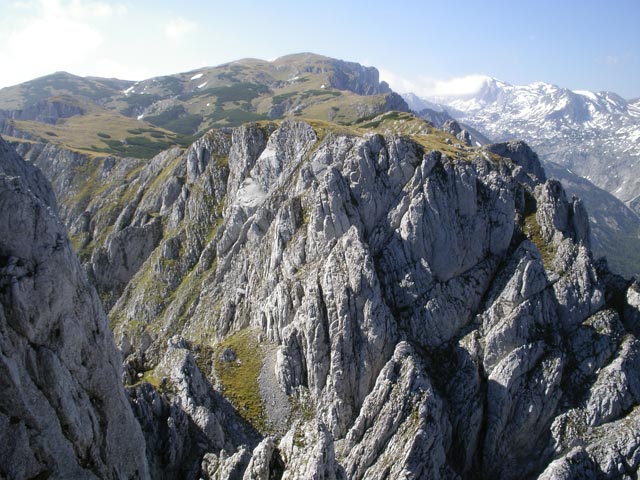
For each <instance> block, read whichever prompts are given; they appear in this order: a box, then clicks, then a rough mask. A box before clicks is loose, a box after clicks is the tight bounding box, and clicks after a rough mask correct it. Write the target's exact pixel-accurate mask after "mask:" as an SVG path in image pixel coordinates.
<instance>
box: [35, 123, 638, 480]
mask: <svg viewBox="0 0 640 480" xmlns="http://www.w3.org/2000/svg"><path fill="white" fill-rule="evenodd" d="M27 147H28V146H27ZM27 147H25V148H27ZM39 158H40V160H39ZM44 158H45V157H41V156H40V157H39V156H38V155H35V154H34V156H33V160H34V161H36V162H40V161H42V160H43V159H44ZM56 158H59V157H57V156H56V155H53V156H50V157H48V160H50V161H52V160H55V159H56ZM77 160H78V162H79V164H88V162H90V159H88V158H84V159H81V158H79V159H77ZM44 163H47V162H44ZM54 163H55V162H54ZM90 165H92V168H95V172H96V175H99V176H100V178H103V179H105V180H106V182H105V189H104V190H101V191H98V192H97V193H96V195H95V196H94V198H92V199H90V201H89V202H87V203H85V210H84V211H81V209H76V210H74V208H70V207H69V206H67V207H65V208H66V211H67V212H75V213H73V214H70V215H69V217H67V223H68V224H71V225H72V226H74V228H75V229H76V230H75V232H84V233H87V234H89V237H90V238H92V239H93V245H91V244H87V245H86V246H87V248H88V251H87V253H86V255H85V260H86V268H87V269H88V270H89V271H90V272H92V275H93V278H94V280H95V281H96V282H97V284H98V285H101V284H102V285H103V287H104V288H103V289H102V292H103V294H105V293H107V292H108V291H109V289H110V288H111V287H109V286H107V284H105V283H101V282H104V279H111V278H112V277H113V275H112V272H120V271H123V270H126V272H127V274H126V275H125V276H123V277H122V278H121V284H120V287H118V288H117V289H113V291H117V292H119V293H118V294H117V295H114V297H113V298H112V299H111V301H112V302H113V307H112V308H111V311H110V317H111V323H112V327H113V328H114V330H115V333H116V338H117V339H118V342H119V345H120V347H121V349H122V351H123V353H124V354H125V355H126V360H125V364H126V376H127V379H128V382H130V383H137V382H139V381H140V380H143V381H146V382H148V383H150V384H153V385H155V386H156V388H157V389H159V390H162V391H163V392H164V393H163V394H162V395H158V394H154V393H153V392H154V390H153V389H152V388H151V387H150V386H149V384H148V383H145V382H143V383H142V384H138V385H137V386H136V387H135V392H136V393H135V405H136V411H137V412H138V415H139V418H141V421H142V422H143V424H145V425H146V427H145V431H147V432H153V431H155V432H158V433H157V438H156V437H154V436H153V435H151V436H150V435H147V442H148V443H147V447H148V450H151V451H152V452H153V451H155V452H158V451H165V452H172V453H170V454H169V453H168V454H167V456H166V458H164V459H163V460H162V461H163V462H164V465H165V466H168V467H169V468H177V467H176V465H179V464H182V465H186V464H188V465H189V471H190V472H191V473H190V475H194V478H195V475H201V476H203V477H204V478H207V477H208V478H229V477H230V476H231V475H236V476H237V478H241V477H242V475H245V478H261V476H262V478H268V475H269V474H270V473H269V472H271V473H272V474H274V475H275V474H276V473H277V474H278V475H280V474H281V475H282V478H411V477H412V476H413V477H416V478H440V477H445V478H456V477H462V478H523V477H529V478H530V477H536V476H537V475H540V474H542V473H543V472H544V471H545V469H547V471H546V472H544V474H545V475H554V474H558V473H557V472H569V473H567V475H574V476H575V472H577V471H578V470H579V469H583V470H584V469H591V470H592V471H596V472H598V473H599V474H600V475H601V476H604V477H607V478H614V477H616V476H620V475H624V474H630V473H631V472H634V471H637V469H638V460H637V459H638V455H637V452H638V451H639V448H640V443H639V442H638V441H637V438H635V437H634V436H633V435H632V434H630V433H629V432H632V431H634V429H635V430H637V429H638V427H640V425H638V424H637V422H638V419H637V415H635V413H634V412H635V410H634V408H636V406H637V405H638V404H640V389H639V388H638V385H640V378H639V376H640V374H639V372H640V369H639V368H638V366H640V365H638V364H637V363H638V358H640V357H639V356H638V346H639V343H638V340H637V335H638V333H639V331H638V330H639V328H638V321H639V315H640V312H639V311H638V306H639V305H640V297H639V296H638V291H639V289H638V286H637V285H631V286H629V285H628V284H627V282H625V281H624V280H623V279H621V278H619V277H616V276H614V275H612V274H610V273H609V272H608V271H607V270H606V268H604V266H602V265H597V264H594V262H593V261H592V259H591V255H590V252H589V228H588V220H587V217H586V215H585V212H584V208H583V207H582V204H581V202H580V201H579V200H577V199H572V200H570V201H569V200H567V198H566V196H565V194H564V192H563V190H562V187H561V186H560V184H559V183H558V182H556V181H552V180H546V179H545V173H544V171H543V170H542V167H541V165H540V162H539V160H538V158H537V156H536V155H535V154H534V153H533V152H532V151H531V150H530V149H529V148H528V147H527V146H526V145H524V144H523V143H520V142H511V143H505V144H497V145H493V146H489V147H485V148H472V147H467V146H464V145H461V144H460V142H459V139H457V138H455V137H453V136H452V135H450V134H447V133H444V132H441V131H438V130H436V129H433V128H432V127H430V126H429V125H427V124H426V123H424V122H420V121H419V120H417V119H415V118H414V117H411V116H409V115H407V114H403V113H393V112H392V113H389V114H385V115H381V116H380V117H378V118H373V119H370V120H367V121H365V122H363V123H361V124H359V126H352V127H345V126H339V125H335V124H330V123H324V122H310V123H309V122H295V121H285V122H282V123H281V124H279V123H261V124H250V125H246V126H243V127H239V128H236V129H233V130H214V131H211V132H210V133H208V134H207V135H205V136H203V137H202V138H201V139H199V140H198V141H197V142H195V143H194V144H193V145H192V146H191V147H189V148H188V149H187V150H185V151H181V150H170V151H167V152H164V153H163V154H161V155H159V156H157V157H155V158H154V159H153V160H152V161H151V162H149V163H148V164H143V165H138V166H135V164H131V165H128V161H126V160H118V159H115V160H114V161H110V162H107V161H106V160H101V161H100V162H97V163H91V164H90ZM60 178H61V179H62V178H63V177H60ZM120 178H125V179H128V183H124V184H123V185H121V186H120V187H119V189H118V188H112V187H110V186H109V185H110V182H111V181H114V182H115V183H114V184H117V183H118V182H119V180H118V179H120ZM117 199H128V200H126V201H124V202H121V203H117V202H115V200H117ZM110 206H115V207H114V210H113V211H112V212H111V213H110V214H109V215H106V214H105V213H106V211H107V210H108V208H109V207H110ZM74 215H75V216H76V217H75V218H74ZM103 222H105V223H103ZM80 226H82V228H80ZM100 232H108V233H107V234H106V236H104V234H103V233H100ZM101 235H103V236H101ZM128 252H136V253H135V255H133V260H134V261H131V260H132V258H131V257H130V256H129V255H123V254H126V253H128ZM100 279H103V280H100ZM155 398H164V400H162V401H161V400H154V399H155ZM224 399H227V400H228V403H225V401H224ZM154 402H156V404H158V405H159V404H161V403H162V402H165V403H164V404H163V405H165V407H163V408H165V410H163V411H164V413H162V411H158V412H156V413H157V414H153V415H151V414H149V412H151V411H152V408H151V407H150V405H152V404H154ZM158 402H160V403H158ZM225 408H227V410H226V412H227V413H223V412H225V410H224V409H225ZM234 410H235V411H236V412H237V414H238V415H240V416H242V417H244V419H245V420H246V421H248V422H250V423H251V424H252V425H253V427H254V428H255V430H254V431H253V432H251V430H250V429H247V428H246V425H245V426H243V424H242V421H241V420H239V419H235V420H234V419H233V415H234V414H233V411H234ZM145 412H147V413H146V414H145ZM167 412H173V413H171V415H173V417H172V418H174V420H172V421H171V425H177V426H176V427H175V428H174V429H173V430H171V431H166V429H165V430H163V429H162V428H160V427H154V425H156V426H158V425H166V424H167V420H166V419H167V418H168V416H169V415H170V414H169V413H167ZM180 412H183V413H180ZM177 419H182V420H181V421H180V422H178V421H177ZM229 419H232V420H229ZM163 422H164V423H163ZM225 422H227V423H226V424H225ZM180 425H188V426H185V427H184V428H182V427H179V426H180ZM225 425H226V426H225ZM154 428H155V429H154ZM163 432H164V433H163ZM234 432H235V433H234ZM243 432H244V433H243ZM258 434H259V435H258ZM252 435H254V436H253V437H252ZM256 437H257V438H256ZM260 437H262V440H261V441H260V442H259V443H258V440H260ZM154 438H156V440H157V439H158V438H159V439H160V440H161V441H160V442H159V444H157V445H155V447H153V448H151V447H149V445H150V444H153V441H154V440H153V439H154ZM193 438H199V439H201V441H200V440H199V441H198V444H199V445H200V449H199V450H198V451H197V452H198V453H197V455H196V458H190V459H187V458H185V455H184V452H185V449H184V448H181V447H180V446H181V445H182V446H184V445H185V444H186V443H184V442H183V443H181V440H180V439H186V440H185V442H186V441H187V440H188V439H193ZM243 438H244V440H243ZM163 439H164V440H163ZM169 439H173V440H171V441H170V440H169ZM163 441H164V442H165V444H170V445H171V448H168V449H167V448H163V447H162V445H163V443H162V442H163ZM187 443H188V442H187ZM241 445H246V447H242V446H241ZM612 445H623V446H624V448H622V447H621V448H613V447H611V446H612ZM181 452H182V453H181ZM200 459H202V463H201V464H199V463H198V462H199V461H200ZM554 459H556V461H555V462H553V463H552V460H554ZM181 462H182V463H181ZM194 462H195V464H196V465H197V466H194ZM200 465H201V469H202V471H201V472H198V470H199V467H200ZM168 471H171V470H168ZM173 471H175V470H173ZM243 472H244V473H243ZM571 472H574V473H571Z"/></svg>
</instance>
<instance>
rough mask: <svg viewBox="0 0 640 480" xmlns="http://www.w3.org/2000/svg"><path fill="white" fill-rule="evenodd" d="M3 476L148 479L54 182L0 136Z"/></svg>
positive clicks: (104, 326)
mask: <svg viewBox="0 0 640 480" xmlns="http://www.w3.org/2000/svg"><path fill="white" fill-rule="evenodd" d="M0 229H1V233H0V392H1V393H0V477H2V478H8V479H22V478H52V479H53V478H56V479H69V478H74V479H75V478H78V479H81V478H111V479H124V478H127V479H134V478H148V468H147V461H146V458H145V455H144V440H143V437H142V432H141V430H140V426H139V424H138V423H137V422H136V420H135V417H134V416H133V414H132V411H131V407H130V406H129V403H128V401H127V397H126V395H125V392H124V389H123V387H122V385H121V371H122V367H121V357H120V354H119V352H118V351H117V349H116V347H115V342H114V340H113V335H112V333H111V331H110V330H109V326H108V322H107V318H106V315H105V313H104V310H103V309H102V306H101V304H100V301H99V299H98V296H97V295H96V293H95V290H94V289H93V287H91V286H90V285H89V283H88V282H87V279H86V277H85V275H84V273H83V271H82V269H81V266H80V263H79V262H78V260H77V258H76V256H75V254H74V253H73V250H72V248H71V245H70V243H69V240H68V237H67V234H66V231H65V228H64V226H63V225H62V223H60V221H59V220H58V218H57V216H56V205H55V201H54V200H53V195H52V191H51V188H50V186H49V184H48V182H47V181H46V180H45V179H44V177H42V175H41V174H40V172H39V171H38V170H37V169H35V168H34V167H33V166H31V165H28V164H26V163H25V162H24V161H23V160H22V159H21V158H20V157H19V156H18V155H17V154H16V153H15V151H13V149H12V148H11V147H10V146H9V145H8V144H6V143H5V142H4V140H2V139H0Z"/></svg>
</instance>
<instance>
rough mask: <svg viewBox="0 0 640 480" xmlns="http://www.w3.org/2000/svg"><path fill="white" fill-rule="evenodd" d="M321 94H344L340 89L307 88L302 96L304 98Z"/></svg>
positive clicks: (333, 95) (336, 95)
mask: <svg viewBox="0 0 640 480" xmlns="http://www.w3.org/2000/svg"><path fill="white" fill-rule="evenodd" d="M320 95H329V96H331V97H339V96H340V95H342V92H339V91H338V90H324V89H319V90H315V89H314V90H305V91H304V92H302V94H301V97H302V98H309V97H319V96H320Z"/></svg>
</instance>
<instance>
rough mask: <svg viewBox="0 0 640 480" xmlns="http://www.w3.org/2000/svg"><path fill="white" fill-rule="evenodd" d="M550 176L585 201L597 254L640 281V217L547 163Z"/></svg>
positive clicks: (598, 190) (556, 165) (612, 266)
mask: <svg viewBox="0 0 640 480" xmlns="http://www.w3.org/2000/svg"><path fill="white" fill-rule="evenodd" d="M544 167H545V170H546V171H547V174H548V175H549V177H552V178H557V179H558V180H560V181H561V182H562V185H563V187H564V188H565V190H566V191H567V194H568V195H575V196H577V197H579V198H581V199H582V200H583V201H584V204H585V207H586V208H587V212H589V220H590V225H591V235H592V239H593V254H594V256H595V257H600V256H606V257H607V260H608V262H609V266H610V267H611V269H612V270H613V271H615V272H619V273H620V274H621V275H623V276H625V277H627V278H630V277H631V276H635V277H636V278H640V218H638V216H637V215H636V214H635V213H634V212H633V211H632V210H631V209H629V208H628V207H627V206H626V205H625V204H624V203H622V202H621V201H620V200H618V199H617V198H616V197H614V196H613V195H611V194H610V193H608V192H606V191H604V190H602V189H601V188H598V187H596V186H595V185H594V184H593V183H591V182H589V181H588V180H586V179H584V178H582V177H579V176H578V175H575V174H574V173H573V172H572V171H570V170H568V169H566V168H564V167H563V166H561V165H558V164H557V163H553V162H544Z"/></svg>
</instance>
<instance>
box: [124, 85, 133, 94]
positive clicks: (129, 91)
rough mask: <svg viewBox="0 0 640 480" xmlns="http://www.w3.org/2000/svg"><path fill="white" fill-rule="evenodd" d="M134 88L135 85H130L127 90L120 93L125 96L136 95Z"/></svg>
mask: <svg viewBox="0 0 640 480" xmlns="http://www.w3.org/2000/svg"><path fill="white" fill-rule="evenodd" d="M134 88H136V86H135V85H131V86H130V87H129V88H127V89H126V90H124V91H123V92H122V93H124V94H125V95H129V94H130V93H136V91H135V90H134Z"/></svg>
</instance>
